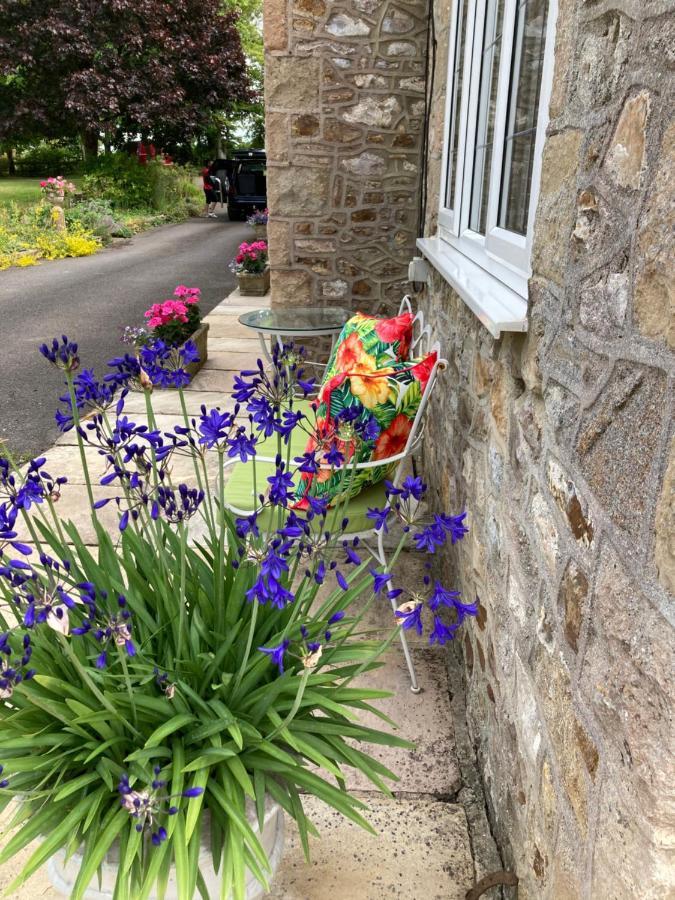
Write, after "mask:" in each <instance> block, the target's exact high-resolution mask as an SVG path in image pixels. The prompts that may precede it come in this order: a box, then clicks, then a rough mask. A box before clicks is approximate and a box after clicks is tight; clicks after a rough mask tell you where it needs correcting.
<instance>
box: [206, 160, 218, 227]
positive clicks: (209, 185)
mask: <svg viewBox="0 0 675 900" xmlns="http://www.w3.org/2000/svg"><path fill="white" fill-rule="evenodd" d="M212 164H213V160H208V161H207V162H205V163H204V168H203V169H202V187H203V188H204V202H205V207H204V212H203V213H202V219H206V218H209V219H217V218H218V216H217V215H216V214H215V212H214V210H215V208H216V203H217V201H218V197H217V196H216V192H215V190H214V187H213V182H212V181H211V166H212Z"/></svg>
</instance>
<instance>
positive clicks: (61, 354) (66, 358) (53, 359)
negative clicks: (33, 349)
mask: <svg viewBox="0 0 675 900" xmlns="http://www.w3.org/2000/svg"><path fill="white" fill-rule="evenodd" d="M39 349H40V353H41V354H42V355H43V356H44V358H45V359H48V360H49V362H50V363H53V365H55V366H56V367H57V369H63V371H64V372H75V371H76V370H77V369H78V368H79V366H80V357H79V356H78V352H77V344H76V343H75V342H74V341H69V340H68V338H67V337H66V336H65V334H63V335H61V340H60V341H59V340H58V338H54V339H53V340H52V342H51V344H41V345H40V348H39Z"/></svg>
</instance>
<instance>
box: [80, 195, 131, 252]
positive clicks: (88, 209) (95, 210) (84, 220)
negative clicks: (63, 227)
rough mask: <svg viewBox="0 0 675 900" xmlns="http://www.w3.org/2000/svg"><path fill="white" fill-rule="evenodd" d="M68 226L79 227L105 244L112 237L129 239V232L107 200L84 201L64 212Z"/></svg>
mask: <svg viewBox="0 0 675 900" xmlns="http://www.w3.org/2000/svg"><path fill="white" fill-rule="evenodd" d="M65 214H66V222H67V223H68V226H69V227H70V226H73V225H79V227H80V228H81V229H83V230H85V231H90V232H91V233H92V234H95V235H96V236H97V237H99V238H100V239H101V240H102V241H103V242H104V243H107V242H108V241H109V240H110V239H111V238H113V237H130V236H131V231H130V229H129V228H127V227H126V226H125V225H124V224H123V223H122V222H120V221H119V220H118V219H117V218H116V216H115V214H114V212H113V209H112V206H111V205H110V203H109V202H108V201H107V200H84V201H82V202H81V203H75V204H73V205H72V206H70V207H68V209H66V211H65Z"/></svg>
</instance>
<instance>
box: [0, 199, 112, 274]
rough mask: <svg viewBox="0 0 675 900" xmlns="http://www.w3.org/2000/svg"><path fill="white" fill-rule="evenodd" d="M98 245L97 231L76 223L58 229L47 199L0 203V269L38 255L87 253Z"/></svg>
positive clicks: (58, 256)
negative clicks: (27, 204)
mask: <svg viewBox="0 0 675 900" xmlns="http://www.w3.org/2000/svg"><path fill="white" fill-rule="evenodd" d="M57 212H60V213H61V215H62V214H63V213H62V211H60V210H57ZM101 245H102V242H101V240H100V238H99V237H98V236H97V235H95V234H94V233H93V232H92V231H90V230H88V229H87V228H84V227H82V226H81V225H79V224H77V223H74V224H73V225H72V226H70V227H66V228H65V229H64V230H58V229H57V228H56V227H55V221H54V217H53V214H52V207H51V206H50V205H49V204H48V203H44V202H43V203H40V204H38V205H37V206H34V207H27V208H26V207H19V206H16V205H15V204H12V205H10V206H5V207H2V206H0V270H1V269H7V268H9V267H10V266H13V265H18V266H26V265H35V264H36V263H37V262H38V260H40V259H63V258H65V257H67V256H89V255H91V254H92V253H96V251H97V250H99V249H100V247H101Z"/></svg>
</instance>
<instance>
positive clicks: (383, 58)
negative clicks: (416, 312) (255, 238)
mask: <svg viewBox="0 0 675 900" xmlns="http://www.w3.org/2000/svg"><path fill="white" fill-rule="evenodd" d="M426 10H427V6H426V3H425V2H424V0H333V2H331V0H266V3H265V16H264V31H265V60H266V64H265V105H266V131H267V139H266V140H267V154H268V202H269V207H270V211H271V218H270V224H269V229H268V232H269V242H270V258H271V264H272V302H273V303H281V304H283V305H308V304H312V305H341V306H347V307H350V306H354V307H355V308H356V307H358V308H360V309H364V310H366V311H377V310H384V309H392V308H395V307H396V306H397V305H398V302H399V300H400V298H401V296H402V294H403V293H404V287H405V285H404V280H405V278H406V277H407V264H408V260H409V259H410V258H411V256H412V255H413V254H414V247H415V237H416V236H417V223H418V205H419V182H420V171H419V170H420V151H421V135H422V125H423V118H424V70H425V63H424V59H425V45H426V29H427V21H426Z"/></svg>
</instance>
